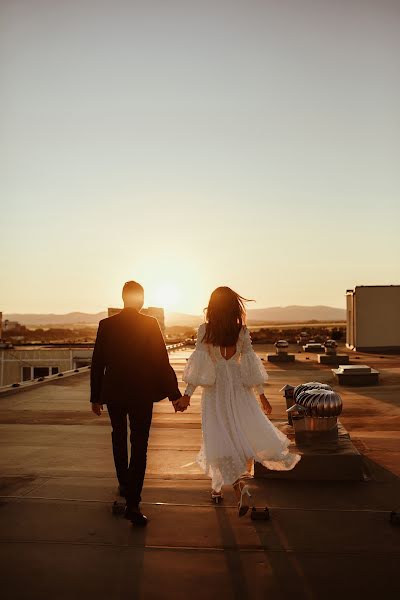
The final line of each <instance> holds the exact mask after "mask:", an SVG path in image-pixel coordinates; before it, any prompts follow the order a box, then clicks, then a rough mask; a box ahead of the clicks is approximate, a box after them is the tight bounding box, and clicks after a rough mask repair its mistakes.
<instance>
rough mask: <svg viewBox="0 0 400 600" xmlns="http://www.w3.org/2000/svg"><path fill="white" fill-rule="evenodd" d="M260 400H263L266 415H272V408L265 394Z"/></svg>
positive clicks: (261, 395)
mask: <svg viewBox="0 0 400 600" xmlns="http://www.w3.org/2000/svg"><path fill="white" fill-rule="evenodd" d="M260 400H261V404H262V407H263V411H264V412H265V414H266V415H270V414H271V413H272V406H271V405H270V403H269V402H268V400H267V398H266V396H265V394H260Z"/></svg>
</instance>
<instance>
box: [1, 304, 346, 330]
mask: <svg viewBox="0 0 400 600" xmlns="http://www.w3.org/2000/svg"><path fill="white" fill-rule="evenodd" d="M106 316H107V312H105V311H104V312H99V313H95V314H92V313H84V312H72V313H68V314H64V315H56V314H8V315H3V320H5V319H8V320H9V321H18V322H19V323H21V324H22V325H31V326H32V325H35V326H39V325H78V324H82V325H97V324H98V322H99V321H100V319H104V318H105V317H106ZM345 319H346V310H345V309H344V308H334V307H332V306H297V305H293V306H275V307H271V308H255V309H250V310H248V312H247V320H248V323H249V324H250V325H251V324H261V323H302V322H307V321H344V320H345ZM165 320H166V325H167V326H169V327H172V326H175V325H185V326H187V327H198V325H200V323H202V321H203V317H202V316H200V315H187V314H184V313H176V312H166V315H165Z"/></svg>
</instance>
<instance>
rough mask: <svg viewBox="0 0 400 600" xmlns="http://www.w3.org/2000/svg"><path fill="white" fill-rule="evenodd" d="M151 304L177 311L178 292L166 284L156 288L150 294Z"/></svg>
mask: <svg viewBox="0 0 400 600" xmlns="http://www.w3.org/2000/svg"><path fill="white" fill-rule="evenodd" d="M151 299H152V304H154V305H155V306H160V307H162V308H165V309H166V310H177V303H178V300H179V292H178V290H177V288H176V286H174V285H172V284H170V283H166V284H161V285H159V286H157V287H156V289H155V290H154V293H153V294H152V298H151Z"/></svg>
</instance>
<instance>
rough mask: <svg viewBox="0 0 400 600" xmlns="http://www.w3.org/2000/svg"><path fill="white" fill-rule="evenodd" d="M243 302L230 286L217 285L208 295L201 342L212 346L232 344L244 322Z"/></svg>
mask: <svg viewBox="0 0 400 600" xmlns="http://www.w3.org/2000/svg"><path fill="white" fill-rule="evenodd" d="M245 302H252V300H248V299H247V298H243V296H240V295H239V294H237V293H236V292H234V291H233V290H231V288H229V287H226V286H223V287H218V288H217V289H216V290H214V291H213V293H212V294H211V296H210V300H209V302H208V306H207V308H206V309H205V311H206V332H205V334H204V338H203V340H202V341H203V342H205V343H206V344H212V345H213V346H234V345H235V344H236V342H237V340H238V337H239V333H240V330H241V328H242V327H243V325H244V324H245V322H246V308H245V304H244V303H245Z"/></svg>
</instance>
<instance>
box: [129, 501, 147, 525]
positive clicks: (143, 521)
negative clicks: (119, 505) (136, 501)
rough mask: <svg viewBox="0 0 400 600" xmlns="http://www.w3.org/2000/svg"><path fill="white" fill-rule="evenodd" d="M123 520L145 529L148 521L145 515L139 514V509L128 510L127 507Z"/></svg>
mask: <svg viewBox="0 0 400 600" xmlns="http://www.w3.org/2000/svg"><path fill="white" fill-rule="evenodd" d="M125 519H128V521H130V522H131V523H132V525H136V526H137V527H145V526H146V525H147V521H148V519H147V517H146V515H144V514H143V513H142V512H140V509H139V508H128V506H127V507H126V509H125Z"/></svg>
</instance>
